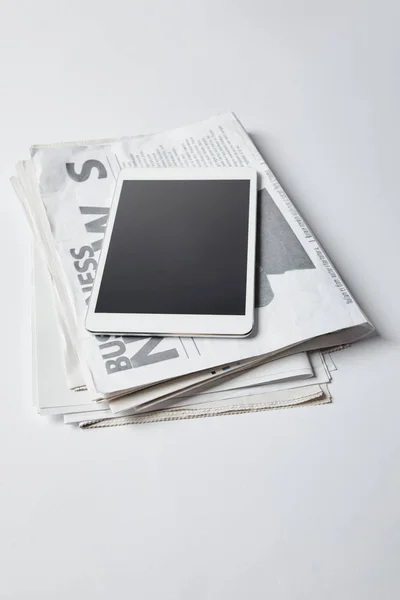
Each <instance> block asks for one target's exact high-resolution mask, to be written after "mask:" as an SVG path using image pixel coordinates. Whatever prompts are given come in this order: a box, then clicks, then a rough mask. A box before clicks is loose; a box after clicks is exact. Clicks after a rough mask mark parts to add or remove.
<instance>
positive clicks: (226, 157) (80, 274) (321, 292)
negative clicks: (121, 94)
mask: <svg viewBox="0 0 400 600" xmlns="http://www.w3.org/2000/svg"><path fill="white" fill-rule="evenodd" d="M31 156H32V165H33V169H34V175H35V178H36V180H37V182H38V190H39V193H40V201H41V202H40V201H39V198H37V199H36V200H37V201H36V205H35V211H36V212H35V218H36V219H37V221H39V223H40V227H41V228H42V230H41V235H44V237H45V240H46V244H47V246H48V251H49V253H50V254H52V255H54V257H55V258H54V261H53V262H52V264H50V269H51V270H52V275H53V276H54V278H55V279H57V285H58V293H60V296H61V297H63V298H64V304H65V305H68V307H67V310H66V319H67V322H68V323H70V324H71V323H73V325H71V327H72V326H74V337H75V339H76V342H77V343H76V346H77V350H78V354H79V356H80V359H81V362H82V363H84V364H85V365H86V366H87V370H86V372H85V380H86V381H87V378H89V379H91V380H92V383H94V387H95V389H96V390H98V391H99V392H101V393H103V394H110V393H115V392H117V391H122V390H127V389H131V388H135V387H141V386H146V385H149V384H153V383H155V382H157V381H162V380H165V379H168V378H171V377H177V376H180V375H184V374H187V373H191V372H195V371H199V370H202V369H208V368H211V367H214V366H215V365H222V364H229V363H234V362H235V361H241V360H244V359H248V358H250V357H256V356H271V355H272V354H273V353H276V352H278V351H280V350H282V349H284V348H289V347H294V346H295V345H297V344H300V343H302V342H304V341H306V340H312V339H313V338H318V344H319V345H321V347H322V346H324V345H325V346H326V345H333V343H340V341H339V340H341V339H342V336H344V337H345V341H346V342H348V341H349V340H354V339H357V338H358V337H361V336H362V335H365V334H366V333H368V332H370V331H371V330H372V326H371V324H370V323H369V322H368V320H367V318H366V317H365V316H364V315H363V313H362V312H361V310H360V309H359V307H358V306H357V304H356V302H355V301H354V299H353V297H352V296H351V295H350V293H349V291H348V290H347V288H346V287H345V285H344V284H343V282H342V281H341V279H340V277H339V275H338V273H337V272H336V270H335V269H334V268H333V266H332V265H331V263H330V262H329V260H328V258H327V257H326V255H325V253H324V251H323V250H322V248H321V247H320V245H319V244H318V242H317V240H316V239H315V237H314V236H313V234H312V233H311V232H310V231H309V229H308V228H307V226H306V225H305V223H304V222H303V220H302V219H301V217H300V216H299V214H298V213H297V211H296V210H295V208H294V207H293V205H292V204H291V202H290V200H289V199H288V197H287V196H286V194H285V193H284V192H283V190H282V188H281V187H280V185H279V183H278V182H277V180H276V179H275V177H274V176H273V174H272V173H271V171H270V170H269V168H268V166H267V165H266V163H265V162H264V160H263V159H262V157H261V155H260V154H259V153H258V151H257V150H256V148H255V147H254V145H253V143H252V142H251V140H250V138H249V136H248V135H247V133H246V132H245V130H244V129H243V128H242V126H241V125H240V123H239V121H238V120H237V119H236V117H235V116H234V115H232V114H227V115H221V116H217V117H213V118H211V119H209V120H207V121H204V122H201V123H198V124H194V125H192V126H188V127H184V128H180V129H176V130H173V131H170V132H167V133H161V134H157V135H153V136H148V137H143V138H140V139H135V138H133V139H124V140H122V141H120V142H116V143H111V144H104V145H94V146H91V145H81V146H59V147H42V146H36V147H33V148H32V152H31ZM196 166H198V167H207V166H225V167H226V166H228V167H229V166H231V167H240V166H250V167H254V168H256V169H257V170H258V173H259V182H260V183H259V187H260V195H259V218H258V259H257V273H258V284H257V328H256V331H255V333H254V335H252V336H251V337H249V338H247V339H241V340H232V339H229V340H223V339H218V340H216V339H207V338H197V339H191V338H148V339H143V338H137V337H119V336H104V337H99V336H94V335H92V334H89V333H88V332H87V331H86V330H85V327H84V318H85V313H86V307H87V302H88V299H89V297H90V292H91V286H92V284H93V281H94V276H95V271H96V267H97V261H98V256H99V252H100V250H101V244H102V239H103V235H104V229H105V227H106V223H107V216H108V211H109V206H110V202H111V199H112V194H113V189H114V186H115V180H116V177H117V175H118V172H119V171H120V169H122V168H124V167H160V168H163V167H196ZM38 215H39V217H38ZM149 243H151V241H149ZM143 251H145V248H144V249H143ZM182 251H184V249H182ZM346 330H347V335H344V333H339V334H337V335H336V336H335V337H333V338H332V339H329V337H325V336H327V334H330V333H333V332H336V333H337V332H342V331H346ZM322 336H324V337H322ZM88 374H89V375H88Z"/></svg>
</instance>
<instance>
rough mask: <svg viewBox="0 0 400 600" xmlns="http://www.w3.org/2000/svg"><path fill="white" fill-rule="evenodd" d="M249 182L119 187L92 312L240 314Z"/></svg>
mask: <svg viewBox="0 0 400 600" xmlns="http://www.w3.org/2000/svg"><path fill="white" fill-rule="evenodd" d="M249 194H250V182H249V180H233V179H229V180H165V181H160V180H156V181H151V180H146V181H142V180H140V181H131V180H129V181H124V182H123V185H122V189H121V195H120V199H119V204H118V208H117V213H116V216H115V221H114V226H113V231H112V234H111V240H110V244H109V247H108V253H107V257H106V261H105V266H104V271H103V276H102V281H101V285H100V290H99V294H98V298H97V304H96V310H95V312H96V313H146V314H187V315H244V314H245V303H246V278H247V246H248V221H249Z"/></svg>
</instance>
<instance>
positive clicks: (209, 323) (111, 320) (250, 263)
mask: <svg viewBox="0 0 400 600" xmlns="http://www.w3.org/2000/svg"><path fill="white" fill-rule="evenodd" d="M138 179H139V180H144V181H146V180H161V181H164V180H166V181H167V180H168V181H169V180H176V179H178V180H181V181H186V180H193V179H194V180H196V179H204V180H207V179H211V180H219V179H224V180H230V179H246V180H248V184H249V193H248V206H249V209H248V219H249V221H248V223H249V225H248V229H247V248H246V252H247V265H246V289H245V294H246V302H245V304H246V306H245V314H243V315H226V314H225V315H218V316H215V315H210V314H209V315H193V314H191V313H189V314H184V315H183V314H181V315H180V314H175V315H174V314H165V313H164V314H154V313H153V314H149V313H147V314H143V313H142V314H139V313H136V314H133V313H131V314H123V313H100V312H97V313H96V310H95V308H96V304H97V297H98V295H99V290H100V287H101V282H102V277H103V272H104V267H105V264H106V259H107V254H108V249H109V246H110V241H111V236H112V232H113V227H114V222H115V218H116V215H117V211H118V205H119V201H120V196H121V189H122V186H123V184H124V181H132V180H133V181H136V180H138ZM170 215H171V211H170ZM256 216H257V171H256V170H255V169H244V168H240V169H234V168H230V169H223V168H219V169H210V168H207V169H199V168H197V169H177V168H174V169H163V170H162V172H160V169H159V168H158V169H137V168H134V169H124V170H123V171H122V172H121V174H120V175H119V177H118V179H117V183H116V187H115V192H114V198H113V201H112V204H111V208H110V213H109V218H108V220H107V229H106V233H105V234H104V240H103V244H102V249H101V254H100V259H99V264H98V268H97V270H96V274H97V276H96V279H95V282H94V284H93V290H92V293H91V295H90V302H89V306H88V312H87V317H86V327H87V329H88V330H89V331H91V332H93V333H122V334H128V335H129V334H136V335H145V334H147V337H148V334H149V333H150V334H151V333H155V334H156V335H157V334H158V335H159V334H163V335H169V336H171V335H175V336H176V335H177V334H179V335H180V336H193V335H206V336H221V335H222V336H232V337H245V336H247V335H249V334H250V333H251V331H252V329H253V325H254V280H255V254H256ZM131 235H132V233H131ZM148 239H151V231H149V232H148ZM125 250H126V248H125ZM214 256H215V254H214ZM203 262H204V259H203ZM186 269H187V267H186ZM158 293H160V290H158ZM191 308H193V305H192V306H191ZM214 365H215V363H214ZM205 366H206V368H208V367H209V366H210V365H209V364H207V365H205ZM169 368H171V367H169Z"/></svg>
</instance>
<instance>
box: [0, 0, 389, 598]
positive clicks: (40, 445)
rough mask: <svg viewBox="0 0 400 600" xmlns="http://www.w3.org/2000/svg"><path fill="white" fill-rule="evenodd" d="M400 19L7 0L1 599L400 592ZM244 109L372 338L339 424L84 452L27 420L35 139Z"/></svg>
mask: <svg viewBox="0 0 400 600" xmlns="http://www.w3.org/2000/svg"><path fill="white" fill-rule="evenodd" d="M399 17H400V9H399V8H398V3H396V2H393V3H389V2H387V1H385V0H381V1H380V2H369V1H359V2H357V1H356V0H353V1H351V0H350V1H349V0H348V1H347V2H344V1H342V0H337V1H336V2H334V3H333V2H332V3H327V2H320V1H319V2H318V1H316V0H315V1H311V0H303V2H295V0H291V1H289V0H286V1H281V2H272V1H271V0H248V1H247V2H245V1H239V0H198V1H197V2H191V1H190V0H186V1H182V2H179V1H178V0H168V1H163V0H153V1H152V2H148V1H147V2H146V1H145V0H142V1H141V2H139V1H137V0H130V1H127V2H121V1H117V0H114V1H113V2H106V1H105V0H96V1H84V0H69V1H68V2H66V1H64V0H63V1H55V0H35V1H29V0H25V1H22V0H19V1H18V2H14V1H12V0H2V2H1V7H0V50H1V52H0V57H1V59H0V60H1V87H2V89H1V94H0V108H1V111H0V132H1V144H0V152H1V156H0V165H1V183H0V186H1V188H0V192H1V199H0V210H1V236H0V274H1V294H0V302H1V313H0V314H1V337H0V348H1V349H0V353H1V354H0V365H1V367H0V368H1V399H2V412H1V419H0V508H1V510H0V571H1V575H0V598H1V599H3V598H4V599H9V598H10V599H13V600H22V599H29V600H36V599H40V600H47V599H49V600H50V599H51V600H54V598H57V599H58V600H64V599H65V600H67V599H68V600H69V599H71V598H74V599H75V600H81V599H85V600H88V599H89V600H90V599H92V598H93V599H96V600H97V599H100V600H102V599H107V600H108V599H109V598H114V597H115V598H118V599H120V598H138V599H140V600H147V599H159V598H163V599H165V600H176V599H181V598H182V599H186V598H191V599H192V598H193V599H199V600H203V599H207V600H208V599H218V600H219V599H224V600H225V599H229V600H236V599H243V598H251V599H258V598H260V599H265V598H272V599H273V600H281V599H284V600H292V599H296V600H297V599H299V600H303V599H304V600H306V599H307V600H320V599H324V600H325V599H335V600H336V599H340V600H344V599H349V600H370V599H374V600H375V599H379V600H382V599H386V598H390V599H392V598H396V597H398V596H399V593H400V569H399V556H400V497H399V496H400V475H399V473H400V464H399V463H400V435H399V418H400V397H399V392H398V385H397V384H398V372H399V367H400V362H399V361H400V349H399V344H400V313H399V295H400V281H399V279H400V276H399V273H400V269H399V264H398V261H399V258H400V242H399V239H400V233H399V225H400V201H399V185H398V174H399V167H398V160H399V139H400V136H399V133H400V131H399V129H400V128H399V125H400V117H399V100H400V99H399V91H400V83H399V50H400V38H399V35H398V23H399ZM227 110H234V111H235V112H236V113H237V115H238V116H239V118H240V119H241V120H242V122H243V124H244V125H245V127H246V128H247V129H248V130H249V131H250V133H252V134H253V135H254V138H255V141H256V143H257V144H258V145H259V147H260V149H261V151H262V153H263V154H264V155H265V157H266V159H267V161H268V162H269V163H270V165H271V167H272V168H273V170H274V171H275V173H276V175H277V176H278V178H279V179H280V181H281V183H282V184H283V186H284V187H285V189H286V191H287V192H288V193H289V196H291V198H292V200H293V201H294V202H295V204H296V205H297V207H298V208H299V209H300V211H301V212H302V213H303V215H304V216H305V217H306V219H307V220H308V222H309V224H310V226H311V227H312V228H313V229H314V230H315V231H316V232H317V235H318V236H319V238H320V240H321V242H322V244H323V245H324V247H325V249H326V250H327V252H328V254H329V255H330V257H331V258H332V260H333V262H334V263H335V264H336V266H337V267H338V269H339V271H340V272H341V274H342V275H343V277H344V279H345V280H346V281H347V282H348V283H349V284H350V287H351V290H352V292H353V293H354V294H355V296H356V297H357V299H358V300H359V301H360V303H361V305H362V307H363V308H364V309H365V311H366V312H367V313H368V315H369V316H370V318H371V319H372V320H373V322H374V323H375V324H376V326H377V328H378V330H379V333H380V338H378V339H375V340H370V341H368V342H364V343H360V344H358V345H356V346H354V347H353V348H351V349H349V350H346V351H345V352H343V353H341V354H338V355H337V356H336V358H335V360H336V361H337V364H338V367H339V371H338V372H337V374H336V376H335V380H334V384H333V385H332V388H331V389H332V392H333V396H334V402H333V404H332V405H330V406H323V407H315V408H298V409H292V410H282V411H276V412H269V413H264V414H256V415H243V416H236V417H222V418H216V419H203V420H198V421H190V422H187V421H185V422H176V423H166V424H153V425H143V426H137V427H134V426H132V427H120V428H115V429H106V430H94V431H91V432H82V431H80V430H78V429H75V428H72V427H67V426H64V425H62V424H61V423H60V422H59V421H58V420H55V419H53V420H52V419H48V418H39V417H38V416H36V414H35V412H34V411H33V409H32V408H31V392H30V377H31V375H30V373H31V351H30V334H29V326H30V316H29V315H30V239H29V235H28V229H27V226H26V224H25V222H24V218H23V214H22V211H21V209H20V208H19V206H18V205H17V201H16V199H15V197H14V195H13V192H12V189H11V186H10V184H9V182H8V176H9V175H11V173H12V170H13V165H14V163H15V162H16V160H17V159H19V158H23V157H25V156H27V155H28V154H27V153H28V147H29V145H30V144H32V143H39V142H53V141H56V140H70V139H76V138H87V137H89V138H90V137H100V136H118V135H127V134H137V133H141V132H149V131H156V130H160V129H166V128H171V127H175V126H178V125H182V124H185V123H190V122H192V121H196V120H199V119H202V118H206V117H208V116H210V115H212V114H215V113H218V112H225V111H227Z"/></svg>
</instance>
